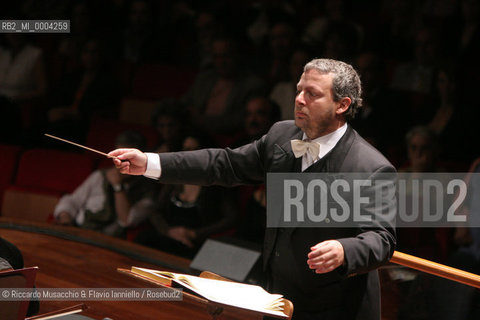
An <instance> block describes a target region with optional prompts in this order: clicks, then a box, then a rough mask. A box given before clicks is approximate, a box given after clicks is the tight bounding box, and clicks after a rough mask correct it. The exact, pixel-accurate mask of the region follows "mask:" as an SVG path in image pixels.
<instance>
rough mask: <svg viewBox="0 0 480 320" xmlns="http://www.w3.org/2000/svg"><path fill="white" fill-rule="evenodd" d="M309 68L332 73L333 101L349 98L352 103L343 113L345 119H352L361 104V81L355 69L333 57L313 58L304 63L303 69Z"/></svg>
mask: <svg viewBox="0 0 480 320" xmlns="http://www.w3.org/2000/svg"><path fill="white" fill-rule="evenodd" d="M310 69H314V70H317V71H318V72H320V73H322V74H331V75H332V95H333V101H335V102H338V101H340V100H341V99H342V98H346V97H348V98H350V100H352V103H351V104H350V106H349V108H348V110H347V111H346V112H345V113H344V115H345V120H347V121H349V120H351V119H353V118H354V117H355V114H356V113H357V112H358V110H359V109H360V107H361V106H362V98H361V96H362V82H361V81H360V77H359V75H358V73H357V72H356V71H355V69H354V68H353V67H352V66H351V65H349V64H348V63H345V62H342V61H338V60H333V59H314V60H312V61H310V62H309V63H307V64H306V65H305V68H304V71H308V70H310Z"/></svg>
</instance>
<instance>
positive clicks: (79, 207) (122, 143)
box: [54, 131, 153, 236]
mask: <svg viewBox="0 0 480 320" xmlns="http://www.w3.org/2000/svg"><path fill="white" fill-rule="evenodd" d="M116 146H117V147H120V148H138V149H141V148H144V147H145V138H144V137H143V136H142V135H140V134H139V133H137V132H133V131H126V132H124V133H122V134H120V135H119V136H118V138H117V141H116ZM152 189H153V188H152V185H151V182H150V181H148V180H147V179H146V178H144V177H134V176H127V175H122V174H120V172H119V171H118V170H117V169H116V168H115V167H110V168H107V169H103V170H96V171H94V172H93V173H92V174H91V175H90V176H89V177H88V178H87V179H86V180H85V181H84V182H83V183H82V184H81V185H80V186H79V187H78V188H77V189H76V190H75V191H74V192H73V193H72V194H67V195H65V196H63V197H62V198H61V199H60V201H59V203H58V204H57V207H56V208H55V212H54V217H55V221H56V222H57V223H59V224H63V225H76V226H79V227H81V228H85V229H92V230H97V231H100V232H103V233H105V234H108V235H113V236H122V235H123V233H124V231H125V229H126V228H128V227H135V226H137V225H139V224H140V223H141V222H142V221H144V220H145V219H146V215H145V212H144V211H142V210H141V208H142V206H141V203H142V201H145V200H146V199H148V195H149V193H148V192H151V190H152ZM142 199H145V200H142Z"/></svg>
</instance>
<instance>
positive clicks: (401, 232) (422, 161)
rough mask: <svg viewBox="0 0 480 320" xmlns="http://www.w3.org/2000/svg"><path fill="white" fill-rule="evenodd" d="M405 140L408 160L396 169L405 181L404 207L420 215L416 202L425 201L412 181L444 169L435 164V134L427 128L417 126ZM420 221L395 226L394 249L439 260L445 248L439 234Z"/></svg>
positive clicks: (409, 132) (436, 157)
mask: <svg viewBox="0 0 480 320" xmlns="http://www.w3.org/2000/svg"><path fill="white" fill-rule="evenodd" d="M405 141H406V145H407V154H408V164H407V165H406V166H403V167H401V168H399V170H398V171H399V172H404V174H403V175H402V179H404V180H405V181H406V189H405V195H404V196H405V198H404V200H405V202H406V204H405V207H406V209H405V210H406V211H407V212H408V213H409V214H410V213H411V212H412V211H416V212H417V213H419V214H418V215H419V216H423V215H422V212H423V206H418V204H419V203H424V201H425V199H424V198H423V192H422V191H421V190H415V189H414V187H413V186H412V185H413V184H412V181H413V180H415V179H424V178H425V173H431V172H443V171H444V169H443V168H442V167H441V166H440V165H439V164H438V154H439V145H438V137H437V135H436V134H435V132H433V131H432V130H431V129H430V128H428V127H426V126H417V127H414V128H412V129H410V130H409V131H408V132H407V134H406V137H405ZM422 199H423V200H422ZM415 205H417V207H415ZM432 207H433V205H432ZM421 222H422V221H418V224H419V225H418V226H417V227H408V228H398V230H397V238H398V244H397V246H398V247H397V249H398V250H399V251H401V252H406V253H408V254H412V255H415V256H419V257H422V258H424V259H431V260H434V261H439V260H441V259H442V258H444V255H445V254H446V252H442V249H444V243H439V241H442V240H441V239H439V238H438V237H440V236H441V235H440V233H439V232H437V229H436V228H422V227H421Z"/></svg>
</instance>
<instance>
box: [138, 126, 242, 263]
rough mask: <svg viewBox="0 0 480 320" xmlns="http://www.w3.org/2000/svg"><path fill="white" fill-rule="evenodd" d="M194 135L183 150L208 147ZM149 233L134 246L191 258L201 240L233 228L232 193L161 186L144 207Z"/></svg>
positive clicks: (139, 238) (220, 188) (141, 235)
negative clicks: (149, 228)
mask: <svg viewBox="0 0 480 320" xmlns="http://www.w3.org/2000/svg"><path fill="white" fill-rule="evenodd" d="M205 141H206V140H205V138H204V137H202V136H201V135H199V134H197V133H193V134H189V135H187V137H186V138H185V140H184V141H183V150H185V151H190V150H196V149H200V148H203V147H207V146H208V145H209V143H207V142H205ZM143 210H144V211H147V212H149V214H150V223H151V225H152V227H153V228H152V229H151V230H145V231H143V232H142V233H139V235H138V236H137V238H136V239H135V241H136V242H139V243H141V244H144V245H147V246H150V247H154V248H157V249H160V250H162V251H166V252H170V253H173V254H177V255H181V256H185V257H187V258H193V256H194V255H195V253H196V252H197V251H198V249H200V246H201V245H202V243H203V242H204V240H205V239H206V238H208V237H210V236H212V235H215V234H218V233H221V232H225V231H228V230H229V229H230V228H232V227H233V226H234V223H235V221H236V219H237V217H238V214H237V212H238V209H237V205H236V203H235V198H234V197H233V193H232V191H231V189H226V188H222V187H216V186H215V187H203V186H197V185H164V186H163V187H162V188H161V190H160V191H159V193H158V194H156V195H154V196H153V197H152V198H151V199H150V201H149V202H145V203H144V208H143Z"/></svg>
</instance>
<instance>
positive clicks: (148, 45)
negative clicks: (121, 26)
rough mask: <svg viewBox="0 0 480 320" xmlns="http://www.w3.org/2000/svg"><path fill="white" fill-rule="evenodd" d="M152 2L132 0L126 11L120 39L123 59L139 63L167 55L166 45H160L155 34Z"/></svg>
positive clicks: (155, 60)
mask: <svg viewBox="0 0 480 320" xmlns="http://www.w3.org/2000/svg"><path fill="white" fill-rule="evenodd" d="M154 12H155V11H154V10H153V8H152V3H151V2H150V1H147V0H133V1H132V2H131V3H130V10H129V12H128V22H127V27H126V29H125V30H124V31H123V34H122V38H121V39H120V43H121V49H120V52H121V53H122V56H121V58H123V60H125V61H128V62H132V63H136V64H141V63H151V62H157V61H159V60H162V58H165V57H166V56H168V52H167V48H168V46H167V45H165V46H162V43H161V42H160V41H159V40H160V39H158V34H156V32H155V31H156V27H155V22H154V17H153V13H154Z"/></svg>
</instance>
